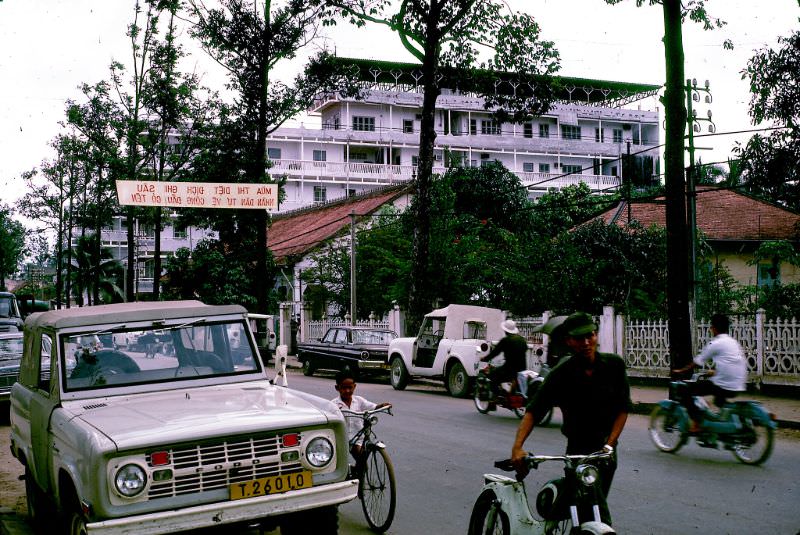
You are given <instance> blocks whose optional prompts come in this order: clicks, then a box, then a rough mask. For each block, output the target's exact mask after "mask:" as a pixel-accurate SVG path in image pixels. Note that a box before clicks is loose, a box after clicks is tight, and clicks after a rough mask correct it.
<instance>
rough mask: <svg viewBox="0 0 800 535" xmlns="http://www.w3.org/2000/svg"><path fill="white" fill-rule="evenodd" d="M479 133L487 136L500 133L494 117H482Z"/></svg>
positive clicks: (498, 124)
mask: <svg viewBox="0 0 800 535" xmlns="http://www.w3.org/2000/svg"><path fill="white" fill-rule="evenodd" d="M481 134H483V135H489V136H498V135H500V123H498V122H497V121H495V120H494V119H488V120H486V119H484V120H482V121H481Z"/></svg>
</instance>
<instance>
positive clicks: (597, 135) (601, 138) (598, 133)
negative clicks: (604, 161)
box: [594, 128, 605, 143]
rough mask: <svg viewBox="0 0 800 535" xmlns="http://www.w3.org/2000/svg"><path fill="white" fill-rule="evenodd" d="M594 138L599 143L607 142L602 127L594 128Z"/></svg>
mask: <svg viewBox="0 0 800 535" xmlns="http://www.w3.org/2000/svg"><path fill="white" fill-rule="evenodd" d="M594 140H595V141H596V142H597V143H604V142H605V135H604V132H603V129H602V128H595V129H594Z"/></svg>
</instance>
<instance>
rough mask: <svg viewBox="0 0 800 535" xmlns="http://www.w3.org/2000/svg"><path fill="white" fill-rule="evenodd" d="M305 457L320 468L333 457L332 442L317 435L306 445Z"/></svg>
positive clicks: (312, 464)
mask: <svg viewBox="0 0 800 535" xmlns="http://www.w3.org/2000/svg"><path fill="white" fill-rule="evenodd" d="M306 459H307V460H308V462H309V463H310V464H311V466H313V467H315V468H322V467H323V466H325V465H326V464H328V463H329V462H331V459H333V444H331V441H330V440H328V439H327V438H325V437H317V438H315V439H313V440H312V441H311V442H309V443H308V446H306Z"/></svg>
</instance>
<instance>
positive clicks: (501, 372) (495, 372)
mask: <svg viewBox="0 0 800 535" xmlns="http://www.w3.org/2000/svg"><path fill="white" fill-rule="evenodd" d="M500 328H501V329H503V331H504V332H505V333H506V335H505V336H504V337H503V338H501V339H500V341H499V342H497V345H496V346H494V347H493V348H492V350H491V351H490V352H489V354H488V355H486V356H485V357H483V358H482V359H481V360H482V361H484V362H488V361H490V360H492V359H493V358H495V357H496V356H498V355H499V354H501V353H502V354H503V357H504V358H505V362H504V363H503V365H502V366H499V367H497V368H493V369H492V371H491V372H490V374H489V377H490V378H491V380H492V390H493V391H494V392H497V387H498V385H499V384H500V383H505V382H508V381H511V383H512V384H516V381H517V372H521V371H522V370H524V369H525V368H527V367H528V366H527V362H526V360H525V356H526V355H527V352H528V342H527V341H526V340H525V338H523V337H522V336H520V335H519V328H518V327H517V324H516V323H514V320H505V321H504V322H502V323H501V324H500Z"/></svg>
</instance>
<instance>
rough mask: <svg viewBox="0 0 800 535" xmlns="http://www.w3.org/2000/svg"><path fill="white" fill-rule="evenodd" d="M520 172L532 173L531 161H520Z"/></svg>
mask: <svg viewBox="0 0 800 535" xmlns="http://www.w3.org/2000/svg"><path fill="white" fill-rule="evenodd" d="M522 172H523V173H533V162H523V163H522Z"/></svg>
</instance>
